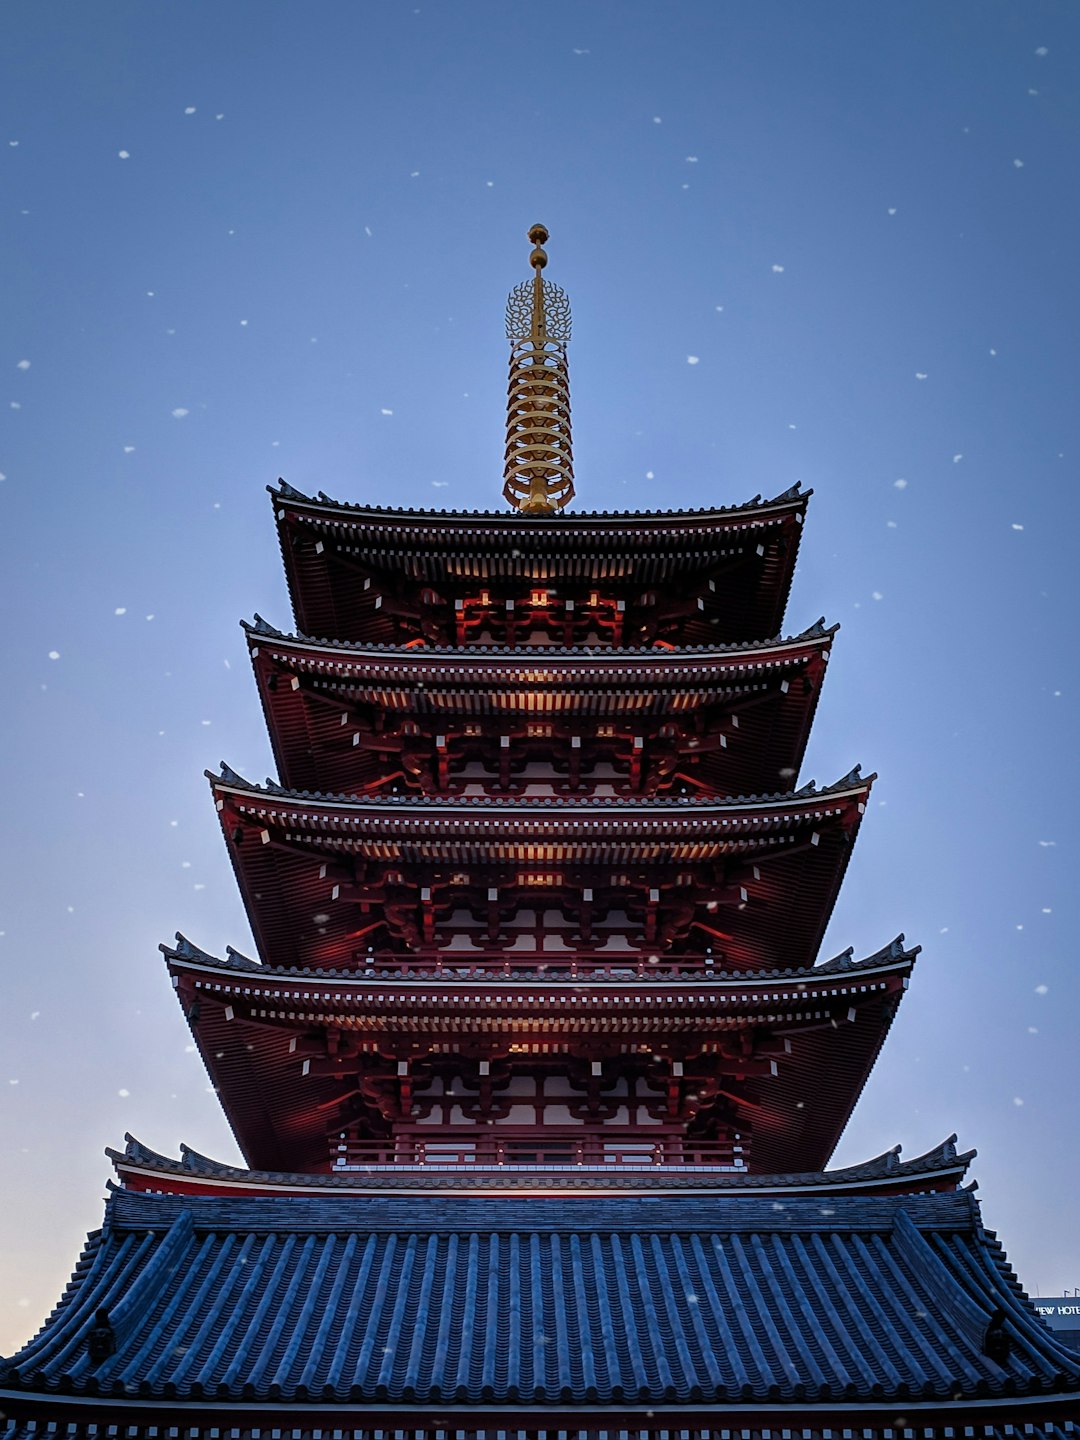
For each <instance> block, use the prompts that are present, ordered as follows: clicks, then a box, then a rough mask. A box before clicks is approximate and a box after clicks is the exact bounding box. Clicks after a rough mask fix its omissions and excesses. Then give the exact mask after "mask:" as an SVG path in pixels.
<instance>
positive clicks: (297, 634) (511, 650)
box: [239, 610, 840, 664]
mask: <svg viewBox="0 0 1080 1440" xmlns="http://www.w3.org/2000/svg"><path fill="white" fill-rule="evenodd" d="M239 624H240V628H241V629H242V630H243V631H244V632H245V634H247V635H258V636H264V637H266V638H268V639H274V640H283V641H290V640H291V641H295V642H296V643H297V644H299V645H319V646H326V647H329V648H333V649H336V650H349V651H361V650H373V651H377V652H378V653H379V654H381V655H386V656H387V657H388V658H391V657H393V658H398V657H400V658H401V659H425V660H437V659H439V658H440V657H443V656H445V657H448V658H449V657H451V656H455V657H456V656H459V655H467V656H481V657H483V658H484V659H487V658H489V657H496V658H498V659H500V660H501V659H508V660H509V659H519V660H520V661H521V663H522V664H535V663H536V662H537V661H540V660H545V659H547V658H548V657H549V656H558V657H562V656H564V655H566V656H573V657H575V658H577V657H581V658H582V659H585V660H592V659H597V658H605V659H606V658H607V657H609V656H611V657H618V659H619V660H622V661H625V662H627V663H629V662H630V661H632V660H650V661H656V660H667V659H670V660H672V661H673V662H675V661H678V660H680V659H683V658H685V659H690V658H698V657H700V658H702V659H706V658H708V657H709V656H711V655H734V654H748V653H750V652H751V651H755V650H768V649H770V648H779V647H781V646H784V645H794V644H797V643H798V642H799V641H800V640H824V639H832V637H833V636H834V635H835V634H836V633H837V631H838V630H839V629H840V622H839V621H838V620H837V621H834V622H833V624H831V625H827V624H826V623H825V616H824V615H821V616H819V617H818V619H817V620H815V621H814V622H813V623H812V624H810V625H807V626H806V627H805V629H803V630H798V631H796V632H794V633H793V634H787V635H773V636H771V637H770V638H769V639H767V640H730V641H727V642H726V643H724V644H721V645H686V646H679V647H677V648H676V649H675V650H666V649H663V648H661V647H656V648H653V647H651V646H649V647H647V646H642V647H640V648H637V649H633V648H629V647H618V648H617V647H614V646H608V645H544V646H523V645H447V646H433V647H432V648H431V649H422V648H421V649H417V648H415V647H414V648H410V647H409V646H407V645H393V644H388V643H386V642H383V641H369V640H340V639H337V638H335V637H334V636H332V635H322V636H320V635H308V634H306V633H305V632H304V631H302V630H280V629H278V627H277V626H276V625H271V623H270V622H269V621H268V620H266V619H264V618H263V616H262V615H260V614H259V612H258V611H257V610H256V611H255V612H254V615H253V618H252V620H250V621H248V620H241V621H240V622H239Z"/></svg>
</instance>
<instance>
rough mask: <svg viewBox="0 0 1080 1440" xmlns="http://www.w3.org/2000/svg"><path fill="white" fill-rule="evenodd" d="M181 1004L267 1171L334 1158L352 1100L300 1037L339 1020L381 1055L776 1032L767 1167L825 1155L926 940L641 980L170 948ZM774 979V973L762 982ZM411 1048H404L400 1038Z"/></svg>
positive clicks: (753, 1114) (759, 1144)
mask: <svg viewBox="0 0 1080 1440" xmlns="http://www.w3.org/2000/svg"><path fill="white" fill-rule="evenodd" d="M165 955H166V960H167V963H168V966H169V970H170V974H171V975H172V979H173V985H174V987H175V989H176V991H177V997H178V999H179V1001H180V1004H181V1006H182V1008H183V1010H184V1012H185V1014H186V1015H187V1016H188V1019H189V1023H190V1024H191V1029H192V1033H193V1035H194V1037H195V1040H196V1043H197V1045H198V1047H199V1050H200V1053H201V1054H202V1057H203V1060H204V1063H205V1064H206V1067H207V1070H208V1072H209V1074H210V1077H211V1080H212V1081H213V1084H214V1086H215V1089H216V1090H217V1091H218V1094H219V1098H220V1099H221V1103H222V1105H223V1108H224V1109H225V1113H226V1115H227V1117H228V1119H229V1122H230V1124H231V1126H232V1129H233V1133H234V1134H235V1136H236V1138H237V1141H238V1143H239V1145H240V1148H241V1150H242V1151H243V1152H244V1155H245V1157H246V1158H247V1160H248V1161H249V1163H251V1164H252V1165H256V1166H258V1167H259V1168H264V1169H274V1168H277V1169H282V1168H283V1169H293V1170H314V1169H321V1168H325V1165H326V1155H327V1133H328V1131H329V1129H331V1128H332V1127H333V1124H335V1123H336V1122H335V1121H334V1118H333V1111H334V1106H335V1104H336V1102H337V1100H338V1099H339V1098H340V1096H341V1093H342V1091H341V1083H340V1081H339V1080H338V1079H337V1078H336V1077H328V1076H325V1075H321V1074H319V1073H314V1074H308V1073H307V1065H306V1063H305V1061H304V1058H303V1056H302V1055H301V1054H298V1053H296V1050H295V1046H296V1040H297V1037H301V1036H312V1035H319V1034H322V1033H325V1032H326V1031H328V1030H334V1031H337V1032H340V1033H341V1034H343V1035H345V1034H347V1035H348V1036H349V1037H350V1038H351V1039H352V1040H354V1041H355V1042H356V1043H357V1044H358V1045H359V1046H360V1049H361V1050H362V1051H364V1052H366V1053H368V1054H370V1055H372V1056H375V1055H387V1054H390V1055H392V1054H395V1053H398V1052H399V1051H400V1052H401V1053H408V1052H409V1050H410V1048H411V1047H412V1046H413V1044H414V1042H418V1043H420V1045H421V1046H423V1045H425V1044H427V1045H430V1046H431V1047H432V1049H433V1050H440V1049H445V1048H446V1047H447V1046H450V1047H453V1046H454V1045H456V1044H457V1043H458V1042H464V1043H465V1044H466V1045H468V1044H470V1043H473V1044H475V1042H476V1041H478V1040H479V1041H481V1042H485V1041H487V1040H490V1039H496V1040H498V1039H499V1038H502V1039H506V1038H508V1037H512V1038H513V1041H514V1043H517V1044H525V1045H530V1046H534V1047H535V1048H536V1050H537V1051H538V1052H545V1051H558V1049H559V1048H560V1047H561V1046H564V1045H565V1044H566V1043H567V1042H568V1041H569V1042H572V1041H573V1040H574V1038H575V1037H580V1036H590V1037H596V1036H606V1037H607V1038H608V1039H609V1040H610V1041H611V1042H612V1043H613V1044H614V1045H615V1046H616V1048H617V1049H618V1048H620V1047H622V1048H628V1049H631V1050H633V1049H636V1048H638V1047H639V1046H646V1045H651V1044H652V1043H655V1042H656V1041H667V1042H669V1043H671V1042H673V1043H676V1044H679V1043H681V1044H683V1045H686V1044H688V1043H689V1044H690V1046H691V1051H692V1053H701V1054H703V1055H706V1056H707V1055H708V1054H709V1053H710V1051H711V1050H712V1049H714V1048H715V1047H717V1046H720V1045H721V1044H722V1043H723V1041H724V1039H725V1038H728V1039H729V1038H730V1037H731V1035H732V1033H733V1032H740V1031H742V1032H750V1033H753V1034H754V1035H755V1036H757V1037H759V1039H760V1038H761V1037H763V1036H766V1035H767V1036H768V1037H769V1039H770V1045H771V1046H772V1051H771V1053H774V1054H775V1055H776V1057H777V1058H776V1059H774V1060H773V1061H772V1062H771V1068H772V1072H773V1073H772V1074H771V1075H767V1076H765V1077H764V1078H761V1079H758V1080H756V1081H752V1082H750V1083H749V1086H748V1088H746V1090H745V1091H744V1093H745V1095H746V1097H747V1106H748V1109H747V1111H746V1114H745V1117H744V1118H745V1121H746V1124H747V1126H748V1128H749V1129H752V1133H753V1149H752V1155H753V1168H754V1169H755V1171H766V1172H777V1173H778V1172H781V1171H788V1170H819V1169H821V1168H822V1167H823V1166H824V1165H825V1164H826V1163H827V1161H828V1158H829V1156H830V1155H831V1154H832V1151H833V1149H834V1148H835V1145H836V1142H837V1140H838V1139H839V1136H840V1133H841V1131H842V1130H843V1128H844V1125H845V1124H846V1123H847V1120H848V1117H849V1115H850V1113H851V1110H852V1108H853V1106H854V1104H855V1101H856V1099H857V1098H858V1095H859V1092H860V1091H861V1089H862V1087H863V1085H864V1084H865V1081H866V1078H867V1076H868V1075H869V1073H870V1070H871V1068H872V1066H873V1064H874V1061H875V1060H876V1058H877V1055H878V1052H879V1051H880V1049H881V1045H882V1043H883V1041H884V1039H885V1035H886V1034H887V1032H888V1029H889V1026H890V1024H891V1021H892V1017H893V1015H894V1013H895V1010H896V1006H897V1005H898V1003H899V1001H900V998H901V996H902V994H903V991H904V989H905V988H906V985H907V981H908V977H909V975H910V972H911V968H912V965H913V964H914V960H915V955H914V952H903V953H901V954H900V955H898V956H895V957H894V958H891V959H883V958H872V959H871V960H870V961H866V962H862V963H861V964H854V965H851V966H850V967H849V968H848V969H847V970H845V971H844V972H842V973H836V972H832V971H830V972H829V973H826V974H823V975H820V976H814V975H813V974H812V973H811V974H809V975H807V976H806V977H805V978H803V979H798V978H789V979H783V980H779V981H777V980H775V979H773V978H772V977H769V976H760V977H757V982H756V983H753V982H750V983H748V982H747V981H746V980H737V979H734V978H732V979H729V980H724V981H708V982H698V983H693V984H682V985H679V984H665V983H658V982H654V983H650V984H648V985H644V986H639V987H634V986H632V985H629V984H627V985H623V986H618V987H613V986H610V985H598V984H588V983H585V984H581V983H576V984H561V985H560V984H538V985H529V984H499V983H494V982H486V983H480V982H474V983H459V982H451V981H447V982H445V983H442V984H434V985H428V984H427V983H424V982H405V981H402V982H399V983H397V984H392V983H391V984H387V983H385V982H382V981H373V980H359V979H357V980H352V981H345V980H341V979H334V980H316V979H314V978H312V977H308V976H304V977H302V978H299V979H298V978H297V977H296V976H295V975H281V974H279V973H275V972H274V971H273V970H272V969H271V968H270V967H264V968H263V969H261V970H260V971H258V972H254V971H251V970H242V971H240V972H235V971H233V970H232V969H231V967H230V966H229V964H228V963H223V962H214V961H212V960H210V959H209V958H208V957H203V958H182V957H180V956H178V955H177V953H176V952H175V951H170V950H168V949H166V950H165ZM762 982H763V983H762ZM402 1047H404V1048H402Z"/></svg>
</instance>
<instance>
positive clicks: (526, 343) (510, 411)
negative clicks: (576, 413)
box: [503, 225, 574, 515]
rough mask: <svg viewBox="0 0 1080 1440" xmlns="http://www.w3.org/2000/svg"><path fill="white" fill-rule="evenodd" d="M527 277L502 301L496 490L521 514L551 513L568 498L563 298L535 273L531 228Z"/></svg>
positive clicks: (537, 262)
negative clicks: (505, 344)
mask: <svg viewBox="0 0 1080 1440" xmlns="http://www.w3.org/2000/svg"><path fill="white" fill-rule="evenodd" d="M529 239H530V240H531V241H532V243H533V250H532V254H531V255H530V256H529V264H530V265H531V266H532V267H533V278H532V279H531V280H525V281H522V283H521V284H520V285H516V286H515V287H514V289H513V290H511V292H510V294H509V296H508V298H507V302H506V338H507V339H508V340H509V341H510V383H509V386H508V388H507V405H506V453H505V457H504V466H503V481H504V484H503V495H504V497H505V498H506V500H507V501H509V503H510V504H511V505H513V506H514V507H515V509H517V510H519V511H521V513H522V514H523V515H553V514H555V513H557V512H558V511H559V510H561V509H562V508H563V506H565V505H568V504H569V502H570V501H571V500H572V499H573V498H574V457H573V451H572V448H571V434H570V375H569V370H568V368H567V360H566V346H567V343H568V342H569V339H570V301H569V299H568V298H567V295H566V291H565V290H562V289H561V288H560V287H559V286H558V285H553V284H552V283H551V281H550V280H545V279H544V278H543V270H544V268H545V266H546V265H547V261H548V257H547V252H546V251H545V250H544V248H543V246H544V244H545V243H546V241H547V239H548V231H547V228H546V227H545V226H543V225H534V226H532V228H531V229H530V231H529Z"/></svg>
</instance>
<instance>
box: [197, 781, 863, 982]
mask: <svg viewBox="0 0 1080 1440" xmlns="http://www.w3.org/2000/svg"><path fill="white" fill-rule="evenodd" d="M210 778H211V782H212V787H213V791H214V795H215V800H216V803H217V807H218V811H219V818H220V820H221V825H222V830H223V833H224V836H225V840H226V844H227V846H228V848H229V851H230V854H231V857H232V861H233V866H234V869H235V872H236V876H237V880H238V883H239V885H240V890H241V894H242V896H243V899H244V903H245V905H246V907H247V911H248V915H249V917H250V920H251V924H252V928H253V931H254V934H255V938H256V943H257V945H258V948H259V954H260V956H261V957H262V959H263V960H265V961H266V962H268V963H270V964H275V965H282V966H288V965H294V964H301V965H303V966H305V967H315V966H321V967H323V968H334V969H348V968H350V966H352V967H354V968H355V966H356V964H357V963H359V960H360V958H362V957H363V956H364V954H365V950H366V945H367V944H368V943H369V942H368V941H363V939H362V932H363V933H367V934H369V935H372V936H375V932H374V931H373V930H372V927H373V926H376V925H380V924H381V919H382V914H383V911H382V908H381V906H382V904H383V898H382V897H384V896H389V894H390V891H389V890H387V889H386V888H385V887H386V886H390V885H391V884H392V886H393V887H394V889H395V892H396V894H397V899H398V900H399V901H401V902H402V903H403V904H405V906H406V908H407V910H408V911H409V914H410V915H412V914H414V908H413V907H414V905H415V906H419V905H420V903H421V892H422V891H423V889H424V888H425V887H430V886H432V885H438V886H440V887H442V890H441V895H440V900H439V902H438V903H440V904H442V905H444V906H445V905H446V904H448V903H449V902H450V900H451V898H452V895H451V891H450V889H447V888H446V886H447V884H448V883H450V882H449V881H448V879H447V877H454V876H459V875H460V876H464V877H467V878H466V880H464V881H462V882H460V883H463V884H465V886H466V891H471V892H472V894H473V896H474V900H475V903H477V904H478V903H480V901H479V896H480V895H481V894H486V892H487V890H488V889H489V888H490V887H492V886H495V887H499V888H500V894H501V895H503V896H504V897H510V896H512V895H514V894H517V893H518V892H520V895H521V904H522V905H524V904H525V896H526V891H527V889H528V885H529V883H530V882H529V878H528V877H529V876H531V875H532V874H534V873H535V874H540V875H552V874H555V875H559V876H562V877H563V879H564V880H565V882H566V884H567V885H571V881H572V886H577V887H578V888H577V891H576V893H578V894H581V893H583V890H582V889H581V887H582V886H584V887H586V888H587V887H588V886H589V885H591V884H594V883H595V884H596V885H598V886H600V887H601V889H602V890H604V892H605V893H608V892H610V894H611V895H613V896H614V897H615V899H616V900H618V899H619V898H620V897H621V896H622V895H623V894H624V893H625V899H626V902H634V901H635V899H636V900H639V901H641V902H642V903H646V901H647V897H648V895H649V893H650V886H655V885H657V884H661V885H669V886H672V887H673V886H674V884H675V881H676V879H678V877H679V876H684V875H690V876H692V877H693V886H692V887H691V888H690V890H687V889H686V887H685V886H684V887H683V891H682V892H678V893H677V891H676V889H674V888H672V889H671V890H670V891H669V892H668V896H669V900H668V901H665V902H664V903H669V902H670V904H671V905H672V906H677V905H680V904H683V903H684V902H683V901H682V899H681V894H682V893H692V894H693V896H694V899H693V903H692V905H691V907H690V911H689V913H688V914H686V915H684V916H683V918H682V919H681V920H679V921H678V924H679V926H680V927H681V928H682V931H683V933H688V931H687V927H689V926H696V927H698V930H700V931H701V933H702V934H707V935H712V934H720V935H722V936H723V940H722V942H719V943H720V944H721V950H722V953H723V954H724V955H725V956H726V957H727V963H728V965H729V966H734V967H735V968H737V969H741V970H745V969H749V968H776V967H783V966H785V965H790V966H797V967H800V968H805V967H807V966H809V965H811V964H812V963H813V961H814V958H815V956H816V954H817V947H818V945H819V944H820V942H821V936H822V934H823V933H824V929H825V926H826V924H827V922H828V918H829V915H830V913H831V911H832V906H833V904H834V902H835V899H836V895H837V893H838V891H839V887H840V883H841V881H842V879H843V875H844V871H845V869H846V867H847V863H848V859H849V856H850V853H851V847H852V844H853V842H854V839H855V836H856V833H857V831H858V827H859V823H860V821H861V818H862V814H863V811H864V810H865V807H866V800H867V797H868V795H869V790H870V785H871V780H872V777H870V778H868V779H866V780H862V779H848V780H847V781H845V782H842V783H841V784H839V785H837V786H832V787H829V788H827V789H825V790H821V791H812V790H810V789H807V790H805V791H800V792H798V793H797V794H795V795H787V796H777V797H770V798H764V799H753V800H739V801H723V802H705V801H696V800H691V801H686V802H684V801H682V800H679V801H674V800H670V801H666V800H653V801H633V802H630V801H613V802H607V803H605V802H604V801H592V802H590V801H580V802H578V801H571V800H553V801H550V802H549V801H547V800H517V801H504V800H501V799H499V800H494V799H487V798H483V797H481V798H477V799H468V800H459V801H453V800H447V799H442V798H438V799H435V798H427V797H423V798H419V799H416V800H412V799H410V800H408V801H403V800H401V799H398V798H396V797H386V796H384V797H368V798H365V799H358V800H354V799H349V798H341V797H338V798H331V797H323V796H309V795H305V794H296V793H291V792H281V791H278V790H276V789H275V790H262V789H259V788H258V787H256V786H249V785H247V784H246V782H242V781H239V779H238V778H237V777H231V776H230V777H228V778H215V777H210ZM358 865H363V866H365V867H366V878H365V879H364V881H363V885H364V887H365V889H364V892H363V894H362V893H360V892H358V891H357V889H356V879H357V874H358V872H357V869H356V867H357V866H358ZM613 869H617V870H618V871H619V872H620V874H622V873H625V874H627V875H629V876H631V878H632V884H633V887H634V888H632V889H628V890H626V891H625V892H623V891H615V890H612V885H611V874H612V871H613ZM590 876H591V877H595V878H594V879H590V878H589V877H590ZM391 877H398V878H394V879H391ZM567 877H569V878H567ZM453 883H459V882H457V881H453ZM545 883H546V882H545ZM559 883H560V884H562V883H563V880H560V881H559ZM571 888H572V887H571ZM533 893H535V892H533ZM597 893H600V892H599V891H598V892H597ZM364 894H367V895H369V896H370V897H372V898H370V899H364ZM462 899H463V901H464V900H467V899H468V895H467V894H466V893H465V892H462ZM611 903H612V904H614V900H612V901H611ZM358 907H360V908H359V909H358ZM365 907H366V908H365ZM389 913H390V912H389V909H387V914H389ZM415 913H416V914H418V913H419V912H418V911H415ZM672 913H673V914H674V913H675V912H674V911H672ZM316 917H318V918H316ZM410 923H411V922H410ZM365 927H367V928H366V931H365ZM634 928H635V932H636V931H637V930H640V926H639V925H637V922H635V926H634ZM437 929H438V931H439V933H440V934H442V935H443V936H444V937H446V938H445V939H443V940H436V942H435V945H436V949H435V950H432V951H431V953H430V954H429V953H428V951H427V950H425V951H424V955H425V962H424V963H425V964H426V965H429V966H430V964H432V963H433V962H434V961H435V960H437V958H438V955H437V953H436V952H437V949H438V946H440V945H444V944H446V943H448V941H449V938H450V937H451V936H452V935H453V934H454V933H456V932H455V922H454V921H453V920H452V919H450V918H446V919H444V920H441V921H439V922H438V924H437ZM606 933H607V932H604V933H603V934H601V936H600V938H599V940H598V941H597V943H598V944H599V943H602V942H603V940H604V939H605V938H606ZM375 943H377V944H378V945H379V947H380V949H382V948H384V947H385V945H386V936H385V935H383V934H382V933H381V932H380V933H379V934H378V935H377V936H375ZM473 943H474V942H473V941H472V940H469V941H468V944H469V946H470V949H468V950H465V951H462V952H461V953H459V954H455V955H454V956H453V959H454V962H455V963H461V964H465V963H468V960H469V955H470V953H476V952H473V951H472V950H471V947H472V945H473ZM634 943H637V944H638V945H647V944H648V941H647V940H646V939H645V938H644V931H641V935H640V937H639V938H638V939H637V940H636V941H635V942H634ZM679 943H681V942H676V948H677V945H678V944H679ZM394 948H395V949H396V953H399V954H405V953H406V952H405V951H402V950H401V949H400V948H398V947H397V946H396V942H395V947H394ZM413 951H414V953H418V952H416V951H415V947H413ZM488 953H490V949H489V951H488ZM666 953H674V952H666ZM564 958H565V957H564Z"/></svg>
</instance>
